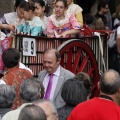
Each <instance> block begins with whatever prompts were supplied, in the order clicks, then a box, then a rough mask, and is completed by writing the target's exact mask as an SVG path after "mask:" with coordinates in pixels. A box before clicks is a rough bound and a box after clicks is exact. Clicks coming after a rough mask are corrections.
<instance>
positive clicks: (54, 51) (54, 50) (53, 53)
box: [44, 48, 60, 61]
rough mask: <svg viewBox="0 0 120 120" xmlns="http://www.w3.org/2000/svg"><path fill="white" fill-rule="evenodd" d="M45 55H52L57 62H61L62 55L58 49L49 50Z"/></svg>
mask: <svg viewBox="0 0 120 120" xmlns="http://www.w3.org/2000/svg"><path fill="white" fill-rule="evenodd" d="M44 54H52V55H54V56H55V57H56V61H58V60H60V53H59V51H57V50H56V49H53V48H49V49H47V50H45V51H44Z"/></svg>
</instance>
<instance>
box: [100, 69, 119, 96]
mask: <svg viewBox="0 0 120 120" xmlns="http://www.w3.org/2000/svg"><path fill="white" fill-rule="evenodd" d="M119 88H120V75H119V73H118V72H117V71H115V70H112V69H110V70H108V71H106V72H105V73H104V74H103V76H102V78H101V80H100V90H101V92H103V93H105V94H109V95H113V94H115V93H116V92H117V91H118V89H119Z"/></svg>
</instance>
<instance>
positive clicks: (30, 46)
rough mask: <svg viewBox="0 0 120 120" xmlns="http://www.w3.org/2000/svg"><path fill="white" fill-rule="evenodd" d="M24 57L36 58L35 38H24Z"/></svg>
mask: <svg viewBox="0 0 120 120" xmlns="http://www.w3.org/2000/svg"><path fill="white" fill-rule="evenodd" d="M23 55H24V56H36V41H35V39H34V38H23Z"/></svg>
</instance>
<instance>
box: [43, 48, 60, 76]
mask: <svg viewBox="0 0 120 120" xmlns="http://www.w3.org/2000/svg"><path fill="white" fill-rule="evenodd" d="M59 65H60V54H59V52H58V51H57V50H56V49H52V48H51V49H47V50H46V51H45V52H44V55H43V66H44V68H45V70H46V71H47V72H48V73H49V74H53V73H54V72H55V71H56V70H57V69H58V67H59Z"/></svg>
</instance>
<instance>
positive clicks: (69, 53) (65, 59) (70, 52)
mask: <svg viewBox="0 0 120 120" xmlns="http://www.w3.org/2000/svg"><path fill="white" fill-rule="evenodd" d="M58 51H59V52H60V55H61V65H62V66H63V67H64V68H66V69H68V70H70V71H71V72H73V73H75V74H76V73H78V72H82V71H83V72H86V73H87V74H88V75H89V76H90V77H91V78H92V80H93V83H94V87H95V91H94V93H93V94H94V96H97V95H98V90H97V83H98V81H99V70H98V64H97V61H96V59H95V56H94V53H93V51H92V49H91V48H90V47H89V45H88V44H87V43H85V42H84V41H82V40H78V39H71V40H68V41H66V42H64V43H63V44H61V45H60V46H59V47H58Z"/></svg>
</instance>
